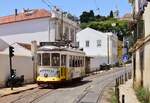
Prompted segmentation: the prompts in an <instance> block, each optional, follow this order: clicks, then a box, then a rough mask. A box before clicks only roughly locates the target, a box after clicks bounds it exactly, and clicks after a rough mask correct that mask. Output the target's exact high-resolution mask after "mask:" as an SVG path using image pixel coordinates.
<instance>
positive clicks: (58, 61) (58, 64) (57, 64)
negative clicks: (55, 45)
mask: <svg viewBox="0 0 150 103" xmlns="http://www.w3.org/2000/svg"><path fill="white" fill-rule="evenodd" d="M54 54H57V55H58V56H56V55H55V56H56V58H57V59H58V60H57V61H56V63H54V60H53V58H54V57H53V55H54ZM60 59H61V58H60V53H51V66H53V67H56V66H57V67H58V66H60Z"/></svg>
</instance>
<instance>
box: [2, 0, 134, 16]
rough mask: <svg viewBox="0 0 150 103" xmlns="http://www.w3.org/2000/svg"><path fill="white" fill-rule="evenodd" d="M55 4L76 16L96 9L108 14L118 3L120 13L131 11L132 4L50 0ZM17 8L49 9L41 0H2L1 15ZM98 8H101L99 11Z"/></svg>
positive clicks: (106, 0) (109, 0)
mask: <svg viewBox="0 0 150 103" xmlns="http://www.w3.org/2000/svg"><path fill="white" fill-rule="evenodd" d="M49 1H50V2H51V3H52V4H53V5H56V6H58V7H60V8H62V9H63V10H65V11H68V12H70V13H72V14H74V15H76V16H79V15H80V14H81V13H82V12H83V11H88V10H94V11H95V13H100V14H101V15H108V14H109V12H110V10H115V8H116V5H117V6H118V9H119V11H120V15H121V16H122V15H124V14H125V13H128V12H131V6H130V4H129V3H128V0H49ZM15 8H17V9H18V10H19V11H21V10H22V9H23V8H31V9H35V8H45V9H49V8H48V7H47V6H46V5H45V4H44V3H43V2H42V1H41V0H0V16H5V15H10V14H12V13H14V9H15ZM96 8H100V10H99V11H97V10H96Z"/></svg>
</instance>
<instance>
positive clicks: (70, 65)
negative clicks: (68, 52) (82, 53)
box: [69, 56, 72, 67]
mask: <svg viewBox="0 0 150 103" xmlns="http://www.w3.org/2000/svg"><path fill="white" fill-rule="evenodd" d="M69 67H72V56H69Z"/></svg>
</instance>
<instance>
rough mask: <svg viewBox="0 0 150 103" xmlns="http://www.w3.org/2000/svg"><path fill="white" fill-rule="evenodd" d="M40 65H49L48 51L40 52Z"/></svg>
mask: <svg viewBox="0 0 150 103" xmlns="http://www.w3.org/2000/svg"><path fill="white" fill-rule="evenodd" d="M42 66H50V53H42Z"/></svg>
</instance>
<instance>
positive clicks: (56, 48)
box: [38, 46, 84, 53]
mask: <svg viewBox="0 0 150 103" xmlns="http://www.w3.org/2000/svg"><path fill="white" fill-rule="evenodd" d="M38 51H69V52H78V53H84V52H83V51H81V50H79V49H76V48H69V47H57V46H42V47H40V48H38Z"/></svg>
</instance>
